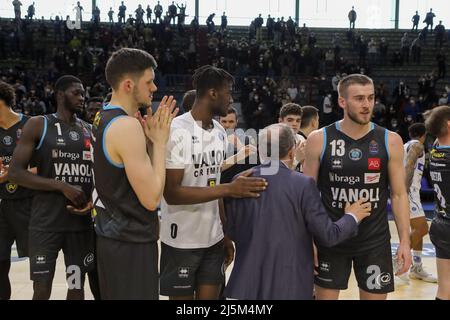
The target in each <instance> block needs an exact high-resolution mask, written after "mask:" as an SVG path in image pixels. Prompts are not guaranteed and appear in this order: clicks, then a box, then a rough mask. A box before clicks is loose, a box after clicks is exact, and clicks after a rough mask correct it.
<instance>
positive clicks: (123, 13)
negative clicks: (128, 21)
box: [117, 1, 127, 23]
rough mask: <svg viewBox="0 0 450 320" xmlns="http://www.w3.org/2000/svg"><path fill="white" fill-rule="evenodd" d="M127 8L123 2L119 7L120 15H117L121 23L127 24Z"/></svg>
mask: <svg viewBox="0 0 450 320" xmlns="http://www.w3.org/2000/svg"><path fill="white" fill-rule="evenodd" d="M126 11H127V7H126V6H125V5H124V3H123V1H122V2H121V5H120V7H119V13H118V14H117V19H118V21H119V23H125V16H126Z"/></svg>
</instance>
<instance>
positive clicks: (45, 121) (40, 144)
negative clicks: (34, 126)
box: [36, 117, 47, 150]
mask: <svg viewBox="0 0 450 320" xmlns="http://www.w3.org/2000/svg"><path fill="white" fill-rule="evenodd" d="M46 134H47V118H46V117H44V131H43V132H42V136H41V141H39V144H38V146H37V147H36V150H39V149H40V148H41V147H42V143H43V142H44V138H45V135H46Z"/></svg>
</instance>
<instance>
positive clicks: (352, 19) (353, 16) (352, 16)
mask: <svg viewBox="0 0 450 320" xmlns="http://www.w3.org/2000/svg"><path fill="white" fill-rule="evenodd" d="M356 16H357V15H356V11H355V7H353V6H352V10H350V11H349V13H348V21H350V28H349V29H355V22H356Z"/></svg>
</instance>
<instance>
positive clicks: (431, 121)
mask: <svg viewBox="0 0 450 320" xmlns="http://www.w3.org/2000/svg"><path fill="white" fill-rule="evenodd" d="M449 120H450V107H449V106H440V107H436V108H434V109H433V110H431V112H430V113H429V115H428V117H427V119H426V120H425V127H426V128H427V131H428V132H429V133H430V134H431V135H433V136H435V137H436V138H440V137H442V136H445V135H446V134H447V130H448V129H447V122H448V121H449Z"/></svg>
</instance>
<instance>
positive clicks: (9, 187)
mask: <svg viewBox="0 0 450 320" xmlns="http://www.w3.org/2000/svg"><path fill="white" fill-rule="evenodd" d="M5 188H6V191H8V192H9V193H14V192H16V190H17V188H18V185H17V184H14V183H7V184H6V186H5Z"/></svg>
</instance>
